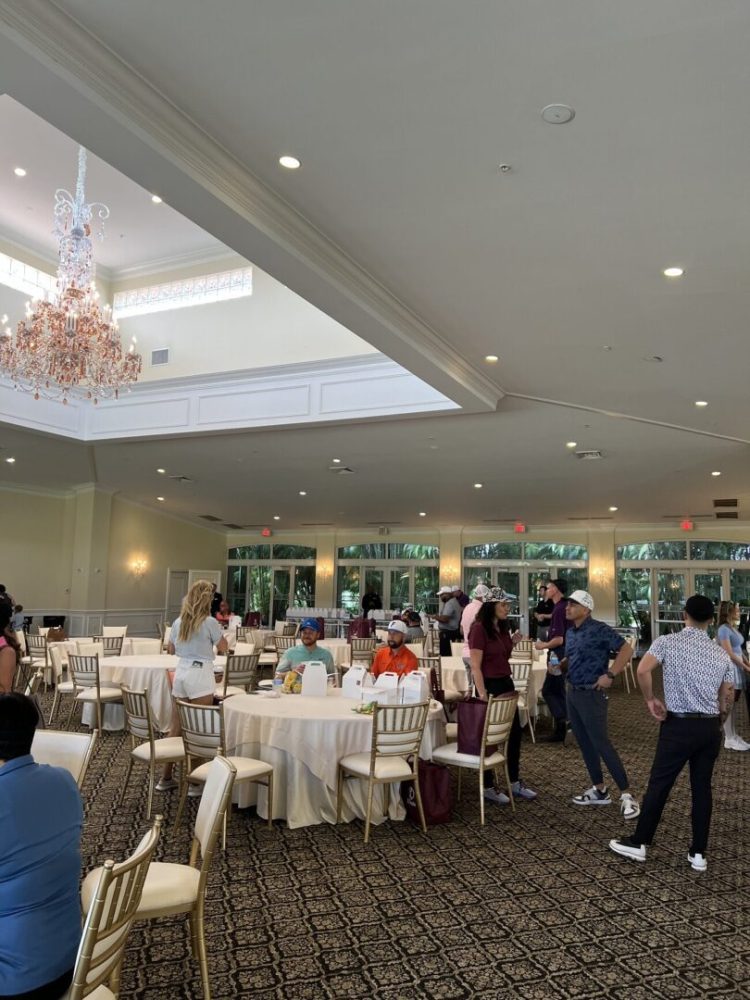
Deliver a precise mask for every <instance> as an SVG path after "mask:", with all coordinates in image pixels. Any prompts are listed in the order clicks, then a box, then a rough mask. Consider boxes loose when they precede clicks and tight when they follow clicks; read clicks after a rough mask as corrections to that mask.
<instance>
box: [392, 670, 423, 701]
mask: <svg viewBox="0 0 750 1000" xmlns="http://www.w3.org/2000/svg"><path fill="white" fill-rule="evenodd" d="M399 690H400V694H401V701H402V702H403V703H404V705H418V704H419V703H420V702H423V701H429V700H430V688H429V685H428V683H427V678H426V677H425V675H424V674H423V673H421V672H420V671H419V670H413V671H412V672H411V673H409V674H406V675H405V676H404V677H402V678H401V683H400V684H399Z"/></svg>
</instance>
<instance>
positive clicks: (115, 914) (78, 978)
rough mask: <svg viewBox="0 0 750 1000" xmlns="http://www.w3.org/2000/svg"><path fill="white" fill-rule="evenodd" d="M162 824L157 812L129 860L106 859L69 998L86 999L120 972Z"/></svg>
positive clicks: (87, 919) (83, 937)
mask: <svg viewBox="0 0 750 1000" xmlns="http://www.w3.org/2000/svg"><path fill="white" fill-rule="evenodd" d="M161 824H162V817H161V816H157V817H156V819H155V821H154V825H153V826H152V827H151V829H150V830H149V831H148V833H147V834H146V835H145V836H144V837H143V839H142V840H141V842H140V844H139V845H138V847H137V848H136V850H135V851H134V852H133V854H132V855H131V856H130V857H129V858H128V860H127V861H123V862H122V864H119V865H117V864H115V862H114V861H105V862H104V866H103V868H102V873H101V875H100V877H99V883H98V885H97V887H96V890H95V892H94V898H93V900H92V902H91V906H90V907H89V912H88V914H87V916H86V922H85V924H84V926H83V936H82V937H81V943H80V945H79V948H78V955H77V957H76V964H75V969H74V972H73V983H72V985H71V987H70V991H69V993H67V994H66V996H67V997H68V998H69V1000H84V998H85V997H87V996H89V995H90V994H92V993H94V992H95V991H96V990H97V989H98V988H99V987H100V986H101V985H103V984H106V983H107V982H108V981H109V980H110V979H111V977H112V976H113V974H116V973H117V972H118V970H119V966H120V965H121V963H122V957H123V954H124V952H125V943H126V941H127V937H128V934H129V932H130V928H131V925H132V923H133V920H134V918H135V915H136V912H137V910H138V904H139V903H140V901H141V895H142V893H143V883H144V882H145V880H146V874H147V872H148V866H149V864H150V863H151V858H152V857H153V855H154V851H155V850H156V844H157V842H158V840H159V833H160V830H161Z"/></svg>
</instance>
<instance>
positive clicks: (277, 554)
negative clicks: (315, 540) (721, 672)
mask: <svg viewBox="0 0 750 1000" xmlns="http://www.w3.org/2000/svg"><path fill="white" fill-rule="evenodd" d="M316 552H317V550H316V549H315V548H313V546H311V545H274V546H273V557H274V559H314V558H315V556H316Z"/></svg>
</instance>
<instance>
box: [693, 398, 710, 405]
mask: <svg viewBox="0 0 750 1000" xmlns="http://www.w3.org/2000/svg"><path fill="white" fill-rule="evenodd" d="M695 405H696V406H708V403H707V402H706V400H705V399H696V401H695Z"/></svg>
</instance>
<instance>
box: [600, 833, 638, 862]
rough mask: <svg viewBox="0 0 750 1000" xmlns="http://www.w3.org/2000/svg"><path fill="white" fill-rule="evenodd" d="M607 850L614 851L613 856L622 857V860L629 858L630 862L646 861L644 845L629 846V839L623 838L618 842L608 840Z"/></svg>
mask: <svg viewBox="0 0 750 1000" xmlns="http://www.w3.org/2000/svg"><path fill="white" fill-rule="evenodd" d="M609 849H610V851H614V852H615V854H620V855H622V857H623V858H630V859H631V860H632V861H645V860H646V846H645V844H637V845H636V844H631V843H630V838H629V837H623V838H621V839H620V840H610V842H609Z"/></svg>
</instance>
